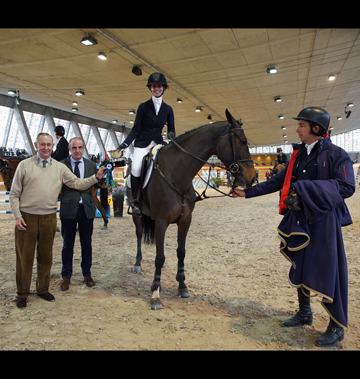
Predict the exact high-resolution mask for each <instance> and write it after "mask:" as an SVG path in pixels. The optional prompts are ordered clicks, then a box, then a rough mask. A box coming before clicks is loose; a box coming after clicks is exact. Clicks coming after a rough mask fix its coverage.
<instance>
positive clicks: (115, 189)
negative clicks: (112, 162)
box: [108, 180, 126, 217]
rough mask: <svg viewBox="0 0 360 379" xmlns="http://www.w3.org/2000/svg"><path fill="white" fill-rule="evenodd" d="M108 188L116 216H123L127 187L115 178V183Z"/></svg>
mask: <svg viewBox="0 0 360 379" xmlns="http://www.w3.org/2000/svg"><path fill="white" fill-rule="evenodd" d="M108 190H109V192H110V193H111V197H112V200H113V210H114V217H122V216H123V206H124V196H125V194H126V187H125V186H123V185H122V184H119V183H118V182H116V181H115V180H114V184H113V185H112V186H109V187H108Z"/></svg>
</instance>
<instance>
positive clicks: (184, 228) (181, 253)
mask: <svg viewBox="0 0 360 379" xmlns="http://www.w3.org/2000/svg"><path fill="white" fill-rule="evenodd" d="M190 224H191V213H190V214H189V216H188V217H187V218H186V219H184V220H183V221H182V222H181V223H179V224H178V248H177V258H178V270H177V274H176V280H177V281H178V282H179V288H178V295H179V297H182V298H188V297H190V294H189V292H188V289H187V287H186V284H185V263H184V261H185V242H186V236H187V233H188V231H189V228H190Z"/></svg>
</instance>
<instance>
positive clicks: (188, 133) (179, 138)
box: [175, 121, 228, 143]
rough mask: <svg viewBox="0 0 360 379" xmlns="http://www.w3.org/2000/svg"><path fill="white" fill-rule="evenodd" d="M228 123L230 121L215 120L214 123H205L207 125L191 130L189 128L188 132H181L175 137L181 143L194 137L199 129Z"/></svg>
mask: <svg viewBox="0 0 360 379" xmlns="http://www.w3.org/2000/svg"><path fill="white" fill-rule="evenodd" d="M221 124H223V125H227V124H228V123H227V122H225V121H217V122H214V123H213V124H205V125H201V126H198V127H196V128H194V129H191V130H188V131H187V132H185V133H183V134H180V135H179V136H177V137H176V138H175V141H176V142H178V143H181V142H182V141H184V140H185V139H187V138H189V137H192V136H193V135H194V134H195V133H198V132H199V131H201V130H202V129H205V128H208V127H210V126H214V127H215V126H219V125H221Z"/></svg>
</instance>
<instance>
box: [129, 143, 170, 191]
mask: <svg viewBox="0 0 360 379" xmlns="http://www.w3.org/2000/svg"><path fill="white" fill-rule="evenodd" d="M162 147H163V145H156V146H154V147H153V148H152V149H151V150H150V151H149V152H148V153H147V154H146V155H145V156H144V158H143V161H142V166H141V174H140V186H139V187H140V188H141V189H142V191H144V190H145V189H146V188H147V186H148V185H149V183H150V180H151V177H152V174H153V172H154V163H155V162H156V159H157V156H158V154H159V150H160V149H161V148H162ZM128 172H129V173H130V172H131V164H130V165H129V169H128ZM126 185H127V187H128V188H131V180H130V175H128V176H127V181H126Z"/></svg>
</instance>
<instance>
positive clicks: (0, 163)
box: [0, 159, 14, 191]
mask: <svg viewBox="0 0 360 379" xmlns="http://www.w3.org/2000/svg"><path fill="white" fill-rule="evenodd" d="M0 175H1V176H2V178H3V182H4V185H5V188H6V191H10V188H11V182H12V178H13V177H14V170H13V169H12V168H11V167H9V166H8V164H7V160H3V159H0Z"/></svg>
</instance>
